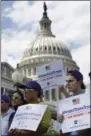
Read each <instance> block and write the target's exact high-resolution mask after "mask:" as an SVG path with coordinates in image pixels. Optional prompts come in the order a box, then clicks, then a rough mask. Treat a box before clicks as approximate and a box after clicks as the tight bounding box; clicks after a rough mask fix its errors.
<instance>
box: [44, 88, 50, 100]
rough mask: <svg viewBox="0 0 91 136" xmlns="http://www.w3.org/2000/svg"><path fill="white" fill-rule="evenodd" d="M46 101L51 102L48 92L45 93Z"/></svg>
mask: <svg viewBox="0 0 91 136" xmlns="http://www.w3.org/2000/svg"><path fill="white" fill-rule="evenodd" d="M45 99H46V100H49V91H48V90H46V91H45Z"/></svg>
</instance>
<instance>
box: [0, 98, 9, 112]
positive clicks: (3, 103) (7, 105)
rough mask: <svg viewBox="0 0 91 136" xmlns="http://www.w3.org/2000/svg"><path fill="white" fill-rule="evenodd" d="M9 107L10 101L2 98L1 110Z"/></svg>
mask: <svg viewBox="0 0 91 136" xmlns="http://www.w3.org/2000/svg"><path fill="white" fill-rule="evenodd" d="M8 108H9V103H8V102H5V101H3V100H1V111H6V110H8Z"/></svg>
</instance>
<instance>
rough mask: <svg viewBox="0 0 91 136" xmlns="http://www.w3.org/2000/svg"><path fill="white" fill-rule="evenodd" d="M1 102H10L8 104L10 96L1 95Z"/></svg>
mask: <svg viewBox="0 0 91 136" xmlns="http://www.w3.org/2000/svg"><path fill="white" fill-rule="evenodd" d="M1 100H3V101H5V102H8V103H9V102H10V99H9V96H8V95H6V94H2V95H1Z"/></svg>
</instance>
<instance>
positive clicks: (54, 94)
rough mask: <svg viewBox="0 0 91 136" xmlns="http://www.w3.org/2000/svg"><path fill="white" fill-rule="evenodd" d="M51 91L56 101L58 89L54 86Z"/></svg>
mask: <svg viewBox="0 0 91 136" xmlns="http://www.w3.org/2000/svg"><path fill="white" fill-rule="evenodd" d="M51 92H52V100H54V101H56V89H54V88H53V89H52V90H51Z"/></svg>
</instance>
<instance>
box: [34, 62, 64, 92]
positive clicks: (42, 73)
mask: <svg viewBox="0 0 91 136" xmlns="http://www.w3.org/2000/svg"><path fill="white" fill-rule="evenodd" d="M36 74H37V77H38V80H37V81H38V82H39V83H40V85H41V87H42V89H43V90H46V89H49V88H54V87H57V86H58V85H61V84H62V85H63V84H64V82H65V72H64V67H63V62H62V61H57V60H56V61H53V62H51V63H48V64H44V65H42V66H39V67H37V68H36Z"/></svg>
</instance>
